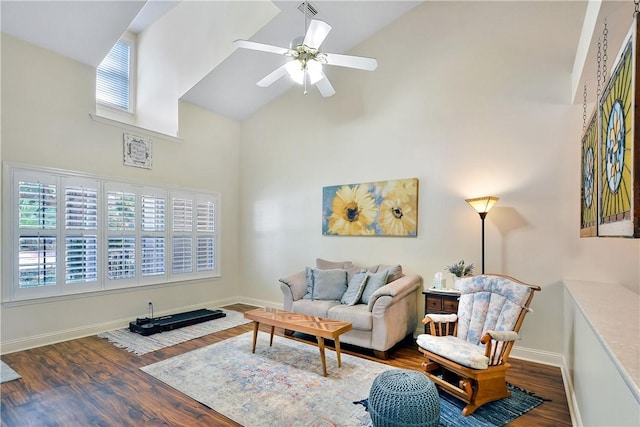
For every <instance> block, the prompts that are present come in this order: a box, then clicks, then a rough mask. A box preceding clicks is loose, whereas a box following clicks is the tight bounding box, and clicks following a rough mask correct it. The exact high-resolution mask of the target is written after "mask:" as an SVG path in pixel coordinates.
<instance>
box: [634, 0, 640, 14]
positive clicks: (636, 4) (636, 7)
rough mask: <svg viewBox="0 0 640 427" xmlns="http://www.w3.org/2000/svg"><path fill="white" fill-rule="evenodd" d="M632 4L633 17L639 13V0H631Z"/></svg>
mask: <svg viewBox="0 0 640 427" xmlns="http://www.w3.org/2000/svg"><path fill="white" fill-rule="evenodd" d="M633 4H634V6H635V10H634V12H633V17H634V18H635V17H636V16H638V13H640V0H633Z"/></svg>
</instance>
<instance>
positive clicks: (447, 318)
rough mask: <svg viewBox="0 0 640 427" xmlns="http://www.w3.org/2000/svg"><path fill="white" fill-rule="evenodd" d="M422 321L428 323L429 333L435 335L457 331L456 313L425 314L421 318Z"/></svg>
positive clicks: (454, 333)
mask: <svg viewBox="0 0 640 427" xmlns="http://www.w3.org/2000/svg"><path fill="white" fill-rule="evenodd" d="M422 323H424V324H425V325H429V333H430V334H431V335H433V336H436V337H441V336H444V335H452V334H453V335H456V334H457V333H458V316H457V315H456V314H427V315H426V316H424V319H422Z"/></svg>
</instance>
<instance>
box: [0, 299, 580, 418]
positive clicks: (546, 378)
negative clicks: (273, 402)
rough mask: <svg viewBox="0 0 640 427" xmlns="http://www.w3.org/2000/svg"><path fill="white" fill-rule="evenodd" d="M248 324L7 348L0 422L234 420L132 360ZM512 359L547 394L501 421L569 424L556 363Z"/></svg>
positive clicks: (402, 364) (406, 346)
mask: <svg viewBox="0 0 640 427" xmlns="http://www.w3.org/2000/svg"><path fill="white" fill-rule="evenodd" d="M225 308H228V309H231V310H237V311H246V310H248V309H251V308H254V307H251V306H247V305H243V304H234V305H231V306H228V307H225ZM251 330H252V326H251V324H246V325H242V326H237V327H235V328H232V329H228V330H226V331H221V332H217V333H214V334H211V335H207V336H205V337H202V338H198V339H195V340H192V341H188V342H186V343H182V344H178V345H176V346H173V347H168V348H165V349H162V350H158V351H155V352H153V353H148V354H145V355H143V356H136V355H134V354H132V353H128V352H127V351H125V350H122V349H119V348H117V347H115V346H114V345H112V344H110V343H109V342H108V341H107V340H104V339H100V338H97V337H96V336H92V337H87V338H81V339H77V340H72V341H67V342H63V343H60V344H55V345H49V346H45V347H40V348H35V349H32V350H27V351H21V352H17V353H11V354H7V355H5V356H2V360H3V361H4V362H6V363H8V364H9V365H10V366H11V367H12V368H13V369H15V370H16V371H17V372H18V373H19V374H20V375H21V376H22V379H20V380H17V381H11V382H8V383H4V384H2V386H1V387H2V388H1V395H2V406H1V408H0V413H1V414H2V425H3V426H89V425H91V426H139V425H149V426H155V425H157V426H161V425H164V426H200V425H202V426H237V425H238V424H237V423H235V422H233V421H231V420H229V419H228V418H226V417H224V416H223V415H221V414H218V413H217V412H215V411H213V410H211V409H209V408H207V407H206V406H204V405H201V404H200V403H198V402H196V401H195V400H192V399H191V398H189V397H187V396H185V395H184V394H182V393H180V392H178V391H176V390H174V389H172V388H171V387H169V386H167V385H165V384H164V383H162V382H160V381H159V380H156V379H155V378H153V377H151V376H149V375H147V374H145V373H144V372H142V371H141V370H139V368H140V367H142V366H145V365H149V364H151V363H155V362H158V361H160V360H163V359H166V358H168V357H172V356H175V355H178V354H181V353H184V352H187V351H190V350H194V349H196V348H200V347H203V346H206V345H209V344H213V343H216V342H219V341H222V340H225V339H227V338H230V337H234V336H236V335H240V334H242V333H244V332H248V331H251ZM265 330H266V329H265ZM279 332H280V335H281V334H282V331H279ZM353 350H357V352H354V351H353ZM342 351H343V352H344V353H348V354H353V355H356V356H361V357H365V358H368V359H373V360H377V359H375V358H374V357H373V355H372V354H371V353H369V352H368V351H366V350H362V349H357V348H356V349H354V348H353V347H350V346H348V345H342ZM390 356H391V357H390V359H389V360H386V361H382V362H383V363H387V364H389V365H390V366H394V367H398V368H403V369H417V370H420V363H421V362H422V355H421V354H420V353H419V352H418V351H417V350H416V346H415V343H414V342H413V341H412V340H406V342H403V343H401V344H399V345H398V346H397V347H396V348H394V349H393V350H392V351H391V354H390ZM512 364H513V369H511V370H510V372H509V373H508V374H507V379H508V381H509V382H511V383H512V384H514V385H516V386H519V387H521V388H524V389H526V390H528V391H530V392H533V393H535V394H536V395H538V396H540V397H543V398H545V399H549V401H545V402H544V403H543V404H542V405H540V406H539V407H537V408H535V409H533V410H532V411H531V412H529V413H527V414H525V415H523V416H521V417H520V418H518V419H516V420H515V421H513V422H512V423H510V424H508V425H509V426H533V427H535V426H570V425H571V419H570V415H569V408H568V406H567V400H566V396H565V392H564V387H563V384H562V377H561V373H560V369H559V368H555V367H550V366H546V365H540V364H536V363H530V362H522V361H518V360H513V359H512ZM220 393H224V390H220Z"/></svg>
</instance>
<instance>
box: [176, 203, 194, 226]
mask: <svg viewBox="0 0 640 427" xmlns="http://www.w3.org/2000/svg"><path fill="white" fill-rule="evenodd" d="M172 202H173V207H172V214H173V217H172V218H173V228H172V229H173V231H174V232H175V231H178V232H181V231H183V232H190V231H191V230H192V229H193V200H190V199H185V198H181V197H174V198H173V200H172Z"/></svg>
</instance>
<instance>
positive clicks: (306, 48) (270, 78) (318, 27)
mask: <svg viewBox="0 0 640 427" xmlns="http://www.w3.org/2000/svg"><path fill="white" fill-rule="evenodd" d="M305 16H306V15H305ZM329 31H331V25H329V24H327V23H326V22H324V21H320V20H318V19H312V20H311V22H310V23H309V27H308V28H307V31H306V34H305V35H304V37H296V38H295V39H293V41H292V42H291V45H290V47H289V48H286V47H279V46H274V45H269V44H264V43H257V42H252V41H250V40H236V41H234V42H233V44H234V45H235V46H236V47H240V48H244V49H252V50H259V51H263V52H269V53H275V54H279V55H285V56H289V57H291V58H292V59H291V60H290V61H288V62H286V63H285V64H283V65H282V66H280V67H278V68H276V69H275V70H274V71H273V72H271V73H270V74H268V75H267V76H266V77H265V78H263V79H262V80H260V81H259V82H258V83H257V85H258V86H260V87H267V86H269V85H271V84H272V83H274V82H275V81H276V80H278V79H279V78H280V77H282V76H285V75H287V74H288V75H289V76H290V77H291V78H292V79H293V80H294V81H295V82H296V83H298V84H304V85H305V88H306V84H307V82H309V83H310V84H312V85H315V86H316V87H317V88H318V90H319V91H320V94H322V96H325V97H327V96H331V95H333V94H335V93H336V91H335V89H334V88H333V86H332V85H331V83H330V82H329V79H328V78H327V76H326V75H325V74H324V72H323V71H322V66H323V65H336V66H339V67H347V68H357V69H360V70H367V71H373V70H375V69H376V67H377V66H378V61H376V60H375V59H374V58H366V57H363V56H350V55H340V54H337V53H326V52H321V51H320V46H321V45H322V42H324V40H325V38H326V37H327V35H328V34H329ZM305 93H306V90H305Z"/></svg>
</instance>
